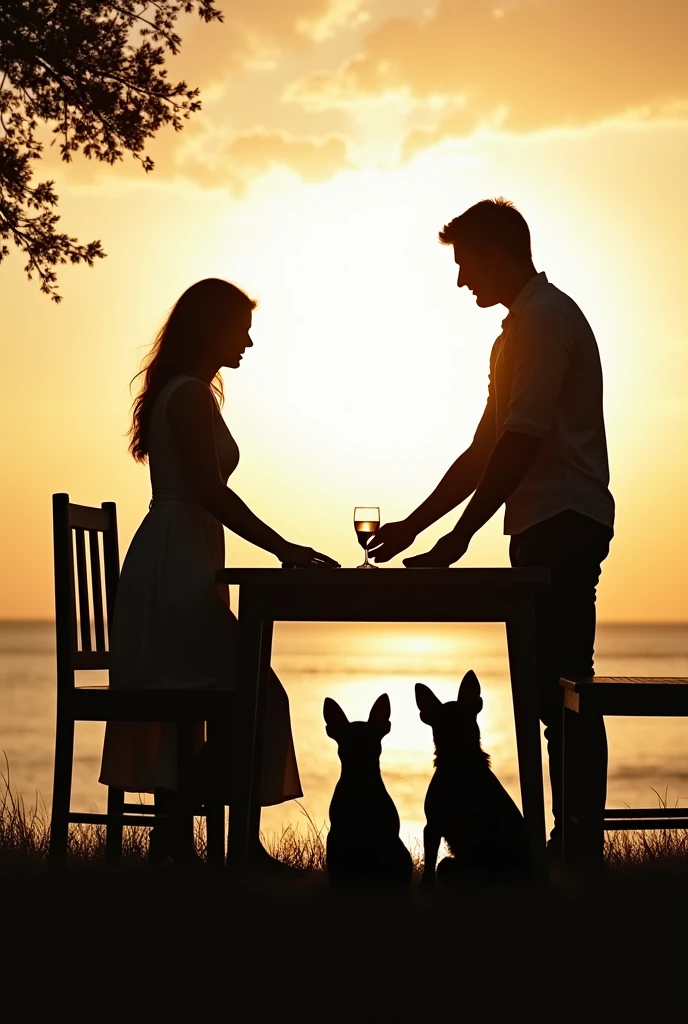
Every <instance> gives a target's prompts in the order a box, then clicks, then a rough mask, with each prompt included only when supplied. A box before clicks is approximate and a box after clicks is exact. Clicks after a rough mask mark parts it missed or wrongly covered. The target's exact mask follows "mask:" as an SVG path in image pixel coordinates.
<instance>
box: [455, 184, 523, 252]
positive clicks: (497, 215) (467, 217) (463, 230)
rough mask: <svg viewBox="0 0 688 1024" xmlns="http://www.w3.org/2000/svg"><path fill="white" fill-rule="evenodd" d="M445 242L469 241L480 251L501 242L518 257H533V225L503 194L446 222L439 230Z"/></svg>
mask: <svg viewBox="0 0 688 1024" xmlns="http://www.w3.org/2000/svg"><path fill="white" fill-rule="evenodd" d="M439 239H440V242H442V244H443V245H454V243H455V242H456V243H458V244H459V245H465V246H466V247H467V248H468V249H472V250H474V251H478V252H480V251H481V250H483V249H485V248H486V247H487V246H489V245H499V246H501V247H502V248H504V249H506V250H507V251H508V252H509V253H510V254H511V255H512V256H514V257H515V258H517V259H530V257H531V249H530V229H529V228H528V225H527V224H526V222H525V219H524V217H523V215H522V214H520V213H519V212H518V210H517V209H516V207H515V206H514V204H513V203H510V202H509V200H508V199H504V198H502V196H500V197H499V198H498V199H483V200H482V201H481V202H479V203H476V204H475V206H471V207H470V208H469V209H468V210H466V212H465V213H462V214H461V215H460V216H458V217H455V218H454V220H452V221H450V222H449V223H448V224H445V225H444V227H443V229H442V230H441V231H440V233H439Z"/></svg>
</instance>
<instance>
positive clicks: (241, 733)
mask: <svg viewBox="0 0 688 1024" xmlns="http://www.w3.org/2000/svg"><path fill="white" fill-rule="evenodd" d="M262 633H263V624H262V622H261V619H260V616H259V613H258V610H257V609H256V608H255V607H254V601H253V599H252V595H251V594H250V593H246V592H245V591H243V592H240V596H239V629H238V639H237V647H238V650H237V708H236V714H235V716H234V728H233V730H232V751H231V761H232V767H231V779H232V793H231V795H232V802H231V805H230V809H229V833H228V836H227V863H228V864H230V863H231V864H232V865H233V866H236V867H244V866H245V865H246V864H247V862H248V859H249V853H250V846H251V840H255V839H256V838H257V836H255V835H252V834H251V819H252V814H251V807H252V801H253V768H254V746H255V740H256V731H257V725H258V701H259V689H260V686H259V684H260V675H261V672H260V661H261V657H260V654H261V641H262Z"/></svg>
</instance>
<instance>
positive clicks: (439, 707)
mask: <svg viewBox="0 0 688 1024" xmlns="http://www.w3.org/2000/svg"><path fill="white" fill-rule="evenodd" d="M416 704H417V705H418V710H419V711H420V720H421V722H425V723H426V725H429V726H431V728H432V734H433V736H434V739H435V748H436V750H437V753H438V755H442V754H444V753H450V752H453V753H456V754H458V753H473V752H474V751H479V750H480V729H479V728H478V723H477V721H476V719H477V716H478V714H479V712H480V711H481V710H482V706H483V699H482V697H481V696H480V683H479V682H478V677H477V676H476V674H475V672H467V673H466V675H465V676H464V677H463V679H462V680H461V685H460V686H459V693H458V696H457V698H456V700H450V701H447V703H446V704H443V703H442V701H441V700H440V699H439V697H436V696H435V694H434V693H433V692H432V690H431V689H430V688H429V687H428V686H424V685H423V683H416Z"/></svg>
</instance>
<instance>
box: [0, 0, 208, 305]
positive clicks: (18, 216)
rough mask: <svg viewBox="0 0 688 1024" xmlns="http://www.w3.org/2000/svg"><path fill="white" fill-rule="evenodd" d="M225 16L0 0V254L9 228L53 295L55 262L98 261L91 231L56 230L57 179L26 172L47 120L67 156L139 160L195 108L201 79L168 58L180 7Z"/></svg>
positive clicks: (142, 5)
mask: <svg viewBox="0 0 688 1024" xmlns="http://www.w3.org/2000/svg"><path fill="white" fill-rule="evenodd" d="M194 10H195V11H197V12H198V15H199V16H200V17H201V19H202V20H203V21H206V22H210V21H213V20H218V21H221V20H222V15H221V13H220V12H219V11H218V10H216V9H215V0H151V2H148V3H146V2H138V3H137V2H135V0H119V2H117V3H108V2H103V0H72V2H70V0H3V2H2V3H0V240H2V244H1V245H0V261H1V260H3V259H4V258H5V257H6V256H8V255H9V249H8V247H7V245H6V244H5V243H4V240H5V239H10V240H11V241H12V242H14V244H15V245H16V246H17V247H18V248H19V250H20V251H22V252H24V253H25V254H26V256H27V264H26V267H25V270H26V273H27V275H28V277H29V278H31V277H32V276H33V274H37V275H38V277H39V279H40V282H41V291H43V292H45V294H46V295H49V296H50V297H51V298H52V299H53V300H54V301H55V302H59V300H60V296H59V294H58V293H57V290H56V284H57V277H56V273H55V269H54V268H55V267H56V266H57V265H59V264H63V263H67V262H70V263H81V262H83V263H87V264H88V265H89V266H92V265H93V262H94V260H95V259H96V258H100V257H103V256H104V255H105V253H104V252H103V249H102V246H101V243H100V242H98V241H94V242H88V243H87V244H86V245H82V244H80V243H79V242H78V241H77V239H75V238H71V237H69V236H68V235H66V234H64V233H62V232H59V231H58V230H57V223H58V221H59V216H58V214H57V213H56V207H57V203H58V196H57V195H56V193H55V190H54V187H53V186H54V182H52V181H44V182H40V183H39V184H36V185H34V184H32V180H33V162H34V161H35V160H39V159H40V158H41V154H42V151H43V142H42V140H41V139H40V138H39V132H40V130H41V128H42V126H46V127H47V128H48V130H49V131H50V132H51V133H52V134H53V135H54V136H55V139H54V140H53V144H54V143H56V142H58V141H59V147H60V154H61V157H62V159H63V160H64V161H65V162H69V161H70V160H71V159H72V155H73V154H74V153H76V152H79V151H81V152H82V153H83V154H84V155H85V156H87V157H89V158H95V159H96V160H100V161H103V162H105V163H109V164H114V163H115V162H116V161H117V160H121V159H122V157H123V155H124V153H125V151H126V152H129V153H131V154H132V155H133V156H134V157H135V158H136V159H138V160H139V161H140V162H141V164H142V166H143V169H144V170H145V171H150V170H152V168H153V161H152V160H151V159H150V157H148V156H146V155H145V153H144V147H145V144H146V142H147V140H149V139H151V138H152V137H153V136H154V135H155V133H156V132H157V131H158V129H160V128H162V127H164V126H165V125H172V127H173V128H174V129H175V131H179V130H180V129H181V128H182V127H183V119H184V118H188V117H189V115H190V114H191V113H193V112H194V111H196V110H198V109H199V107H200V102H199V100H198V98H197V97H198V89H191V88H189V87H188V86H187V84H186V82H176V83H173V82H170V81H169V80H168V78H167V71H166V68H165V60H166V57H167V56H168V54H169V53H171V54H176V53H178V51H179V48H180V46H181V38H180V37H179V35H177V33H176V32H175V26H176V22H177V18H178V17H179V15H180V14H183V13H191V12H193V11H194Z"/></svg>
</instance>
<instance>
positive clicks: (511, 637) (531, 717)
mask: <svg viewBox="0 0 688 1024" xmlns="http://www.w3.org/2000/svg"><path fill="white" fill-rule="evenodd" d="M506 637H507V647H508V651H509V669H510V672H511V693H512V697H513V702H514V723H515V726H516V748H517V751H518V773H519V779H520V783H521V802H522V805H523V817H524V818H525V822H526V828H527V829H528V836H529V839H530V850H531V856H532V859H533V867H534V869H535V872H536V874H537V875H538V876H541V877H542V876H545V875H546V873H547V862H546V858H545V802H544V793H543V788H542V755H541V752H540V719H539V716H538V699H537V661H536V650H535V609H534V607H533V603H532V601H529V602H527V603H525V602H524V604H523V606H522V607H521V608H520V609H519V612H518V615H515V616H511V617H510V618H509V619H508V620H507V623H506Z"/></svg>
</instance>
